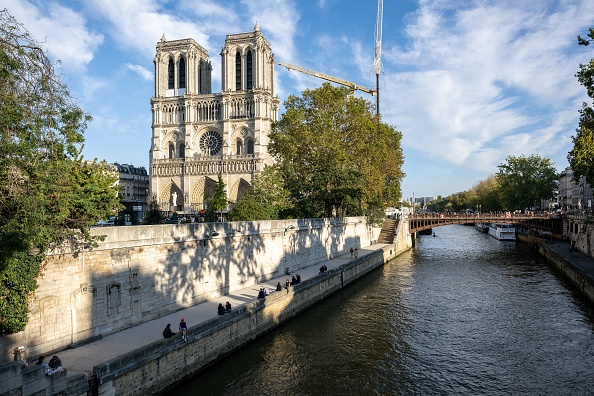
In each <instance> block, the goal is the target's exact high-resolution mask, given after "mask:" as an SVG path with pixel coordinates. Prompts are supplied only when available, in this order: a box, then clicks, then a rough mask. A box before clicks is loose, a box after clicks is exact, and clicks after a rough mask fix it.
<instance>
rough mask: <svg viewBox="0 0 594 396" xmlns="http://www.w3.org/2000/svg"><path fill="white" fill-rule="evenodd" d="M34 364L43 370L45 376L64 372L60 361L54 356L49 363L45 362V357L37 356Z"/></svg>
mask: <svg viewBox="0 0 594 396" xmlns="http://www.w3.org/2000/svg"><path fill="white" fill-rule="evenodd" d="M35 364H36V365H38V366H41V367H43V368H44V369H45V375H54V374H55V373H61V372H62V371H64V369H63V368H62V361H61V360H60V358H59V357H57V356H55V355H54V356H53V357H52V358H51V359H50V361H49V363H46V362H45V356H39V359H38V360H37V363H35Z"/></svg>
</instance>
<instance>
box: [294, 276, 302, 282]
mask: <svg viewBox="0 0 594 396" xmlns="http://www.w3.org/2000/svg"><path fill="white" fill-rule="evenodd" d="M295 279H297V283H301V275H299V274H297V275H295Z"/></svg>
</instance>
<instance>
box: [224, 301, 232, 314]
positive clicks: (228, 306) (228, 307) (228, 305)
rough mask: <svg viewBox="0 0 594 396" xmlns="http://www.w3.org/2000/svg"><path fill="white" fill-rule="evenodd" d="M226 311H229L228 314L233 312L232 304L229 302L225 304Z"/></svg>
mask: <svg viewBox="0 0 594 396" xmlns="http://www.w3.org/2000/svg"><path fill="white" fill-rule="evenodd" d="M225 311H227V313H229V312H231V303H230V302H229V301H227V303H226V304H225Z"/></svg>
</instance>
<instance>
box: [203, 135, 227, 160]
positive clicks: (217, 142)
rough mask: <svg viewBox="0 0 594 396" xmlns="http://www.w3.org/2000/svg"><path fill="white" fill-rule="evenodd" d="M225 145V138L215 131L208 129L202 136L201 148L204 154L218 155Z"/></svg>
mask: <svg viewBox="0 0 594 396" xmlns="http://www.w3.org/2000/svg"><path fill="white" fill-rule="evenodd" d="M222 147H223V138H221V135H219V134H218V133H217V132H215V131H207V132H205V133H204V135H202V136H201V137H200V150H201V151H202V154H204V155H216V154H218V153H219V152H220V151H221V148H222Z"/></svg>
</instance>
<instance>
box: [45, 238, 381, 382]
mask: <svg viewBox="0 0 594 396" xmlns="http://www.w3.org/2000/svg"><path fill="white" fill-rule="evenodd" d="M384 246H386V244H374V245H370V246H367V247H366V248H361V249H358V251H359V255H358V256H359V257H363V256H366V255H368V254H370V253H372V252H374V251H376V250H378V249H381V248H382V247H384ZM351 260H354V258H351V255H350V253H349V252H348V251H347V252H346V253H343V254H340V255H338V256H335V257H334V258H333V259H332V260H327V261H324V262H319V263H316V264H315V265H311V266H309V267H305V268H301V269H299V270H297V271H295V272H292V273H291V275H283V276H280V277H277V278H273V279H270V280H268V281H266V282H263V283H259V284H257V285H253V286H250V287H246V288H244V289H241V290H236V291H234V292H233V293H230V294H227V295H224V296H221V297H219V298H216V299H213V300H210V301H205V302H203V303H200V304H197V305H194V306H192V307H189V308H185V309H181V310H179V311H176V312H174V313H171V314H169V315H166V316H162V317H160V318H158V319H153V320H150V321H147V322H143V323H141V324H138V325H136V326H134V327H130V328H128V329H125V330H121V331H118V332H117V333H113V334H110V335H107V336H105V337H103V338H102V339H100V340H97V341H94V342H91V343H88V344H84V345H81V346H78V347H76V348H73V349H65V350H63V351H60V352H57V353H55V354H56V355H58V356H59V357H60V359H61V360H62V364H63V366H64V368H65V369H67V371H68V375H74V374H78V373H84V374H85V375H87V376H91V375H92V374H93V366H96V365H99V364H101V363H105V362H107V361H109V360H111V359H114V358H116V357H118V356H120V355H123V354H125V353H128V352H131V351H133V350H135V349H138V348H142V347H144V346H145V345H148V344H151V343H153V342H155V341H157V340H160V339H162V338H163V334H162V333H163V329H165V325H167V323H170V324H171V329H172V330H173V331H174V332H177V329H178V325H179V321H180V319H181V318H184V320H185V322H186V323H187V324H188V328H190V329H191V328H192V327H193V326H195V325H198V324H200V323H202V322H206V321H207V320H209V319H212V318H215V317H217V316H218V314H217V307H218V306H219V303H222V304H223V306H224V305H225V303H226V302H227V301H229V302H230V303H231V307H232V308H237V307H239V306H242V305H245V304H247V303H249V302H252V301H254V300H255V299H256V298H257V296H258V292H259V290H260V288H262V287H267V288H269V289H272V290H276V284H277V283H278V282H280V283H281V285H283V286H284V285H285V281H286V280H287V279H289V280H291V277H292V276H293V275H295V274H299V275H300V276H301V280H302V281H304V280H306V279H310V278H313V277H315V276H318V274H319V269H320V267H321V266H322V265H326V266H327V267H328V269H333V268H337V267H339V266H341V265H343V264H346V263H347V262H349V261H351ZM284 292H285V291H284V290H283V291H282V292H281V293H284ZM174 337H179V334H176V335H175V336H174ZM35 359H37V358H36V357H35Z"/></svg>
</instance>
